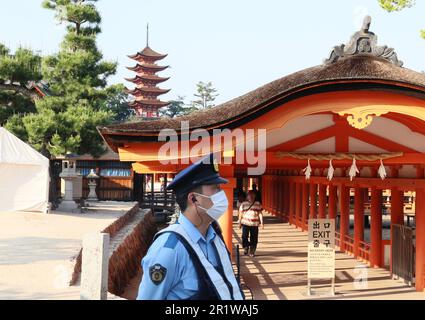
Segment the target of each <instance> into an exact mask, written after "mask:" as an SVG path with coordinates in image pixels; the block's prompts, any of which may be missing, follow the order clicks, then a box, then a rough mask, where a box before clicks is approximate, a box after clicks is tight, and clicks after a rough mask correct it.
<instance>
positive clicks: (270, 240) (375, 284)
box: [233, 216, 425, 300]
mask: <svg viewBox="0 0 425 320" xmlns="http://www.w3.org/2000/svg"><path fill="white" fill-rule="evenodd" d="M235 220H236V219H235ZM233 239H234V240H233V241H234V245H237V244H241V230H239V228H238V227H237V225H236V224H235V225H234V237H233ZM307 241H308V235H307V233H306V232H302V231H300V230H299V229H296V228H295V227H294V226H291V225H289V224H287V223H282V222H280V220H278V219H277V218H275V217H272V216H266V217H265V228H264V230H262V229H260V236H259V244H258V248H257V255H256V256H255V257H254V258H251V257H248V256H243V253H242V249H240V253H241V258H240V260H241V276H242V280H243V282H244V283H245V284H246V286H248V287H249V288H250V289H251V292H252V295H253V298H254V299H255V300H299V299H368V300H370V299H390V300H405V299H421V300H422V299H423V300H425V293H421V292H416V291H415V289H414V288H412V287H409V286H407V285H406V284H404V282H402V281H399V280H393V279H391V275H390V273H389V271H387V270H384V269H373V268H369V267H367V266H366V265H364V264H363V263H361V262H360V261H357V260H356V259H355V258H353V257H351V256H349V255H346V254H344V253H341V252H337V253H336V272H335V274H336V278H335V288H336V295H335V296H329V289H330V282H329V281H324V282H323V281H322V282H320V281H319V282H318V281H315V282H313V293H315V294H316V295H315V296H313V297H309V296H307V294H306V293H307ZM241 247H242V246H241ZM365 272H367V283H363V284H360V283H359V282H358V281H356V279H358V278H359V274H360V273H362V274H364V273H365ZM248 296H249V295H248ZM248 296H247V298H248Z"/></svg>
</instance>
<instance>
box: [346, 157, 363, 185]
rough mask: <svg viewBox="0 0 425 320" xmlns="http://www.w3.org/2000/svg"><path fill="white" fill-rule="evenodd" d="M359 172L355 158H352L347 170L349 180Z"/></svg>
mask: <svg viewBox="0 0 425 320" xmlns="http://www.w3.org/2000/svg"><path fill="white" fill-rule="evenodd" d="M358 173H360V171H359V169H358V168H357V165H356V158H353V164H352V165H351V168H350V171H349V172H348V176H349V177H350V181H353V179H354V177H355V176H356V175H357V174H358Z"/></svg>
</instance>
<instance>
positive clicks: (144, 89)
mask: <svg viewBox="0 0 425 320" xmlns="http://www.w3.org/2000/svg"><path fill="white" fill-rule="evenodd" d="M170 90H171V89H161V88H157V87H137V88H134V89H132V90H129V89H127V90H126V92H127V93H129V94H131V95H133V96H138V95H141V94H143V93H154V94H157V95H161V94H166V93H168V92H170Z"/></svg>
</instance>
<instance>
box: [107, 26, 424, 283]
mask: <svg viewBox="0 0 425 320" xmlns="http://www.w3.org/2000/svg"><path fill="white" fill-rule="evenodd" d="M369 25H370V21H368V20H365V24H364V26H363V28H362V30H360V31H359V32H357V33H355V34H354V35H353V37H352V38H351V40H350V42H349V43H348V44H346V45H341V46H337V47H335V48H334V49H333V51H332V53H331V55H330V57H329V59H327V60H326V61H325V62H324V63H323V64H321V65H318V66H315V67H312V68H308V69H305V70H302V71H299V72H296V73H294V74H291V75H288V76H285V77H283V78H281V79H278V80H276V81H274V82H271V83H269V84H267V85H265V86H263V87H260V88H258V89H256V90H254V91H252V92H249V93H247V94H245V95H243V96H241V97H239V98H236V99H234V100H231V101H229V102H227V103H224V104H222V105H220V106H217V107H215V108H212V109H210V110H205V111H200V112H195V113H192V114H190V115H187V116H184V117H181V118H175V119H165V118H164V119H158V120H147V121H140V122H137V123H123V124H116V125H111V126H107V127H102V128H99V132H100V133H101V134H102V136H103V137H104V139H105V141H106V142H107V143H108V145H109V146H110V147H111V148H112V149H113V150H114V151H117V152H118V153H119V156H120V160H121V161H133V162H135V163H134V164H133V169H134V170H135V171H136V172H138V173H153V172H156V173H176V172H178V171H179V170H180V169H182V168H183V167H185V166H186V165H183V164H177V165H175V164H173V165H162V164H161V162H160V160H161V159H159V158H158V154H159V153H158V151H159V148H160V147H161V145H163V144H164V143H165V142H159V141H158V134H159V132H160V130H161V129H175V130H176V131H177V132H179V130H180V128H181V122H182V121H189V124H190V131H193V130H196V129H198V128H204V129H207V130H209V131H210V132H212V130H213V129H230V130H232V131H234V130H236V129H242V130H246V129H266V130H267V150H266V163H267V171H266V172H265V174H263V175H261V176H259V177H257V178H258V179H259V189H260V190H261V192H262V201H263V206H264V208H265V209H266V210H267V211H269V212H270V213H272V214H273V215H275V216H279V217H282V218H284V219H287V220H288V221H289V223H291V224H293V225H296V226H297V227H299V228H302V229H304V230H306V229H307V222H308V219H309V218H312V217H319V218H325V217H329V218H336V217H337V216H338V218H339V229H338V232H337V237H338V244H339V246H340V248H341V250H343V251H348V252H351V253H353V254H354V255H355V256H357V257H361V258H363V259H366V260H368V261H369V262H370V263H371V265H372V266H377V267H380V266H383V257H384V254H383V251H384V246H385V245H388V244H391V242H389V241H383V239H382V217H383V214H382V212H383V210H382V207H383V201H382V195H383V192H384V191H385V192H388V191H387V190H390V194H391V200H390V214H391V225H392V228H394V229H395V228H396V226H398V225H404V192H408V191H410V192H412V195H414V201H413V207H414V218H415V223H416V239H415V241H416V243H415V252H414V253H415V256H416V260H415V266H414V271H415V274H416V288H417V290H420V291H422V290H423V289H424V288H425V179H424V178H425V176H424V168H425V74H423V73H419V72H416V71H413V70H409V69H407V68H403V67H402V63H401V62H400V61H399V60H398V58H397V55H396V53H395V52H394V50H393V49H391V48H388V47H386V46H379V45H378V44H377V37H376V36H375V34H373V33H372V32H370V31H369ZM179 135H181V137H183V133H182V132H179ZM189 144H190V145H192V144H194V142H190V143H189ZM221 151H222V155H223V157H224V158H226V159H227V160H229V159H231V160H232V161H231V163H230V164H227V165H225V164H223V165H221V166H220V171H221V175H223V176H224V177H226V178H227V179H229V181H230V182H229V184H227V185H225V186H224V190H225V192H226V194H227V197H228V198H229V199H230V201H229V202H230V203H232V200H233V194H234V188H235V186H236V179H238V178H241V177H246V176H247V167H248V164H247V163H237V162H236V156H237V153H238V151H237V150H236V148H234V149H232V150H221ZM353 158H355V159H356V164H357V168H358V169H359V172H358V173H356V175H355V176H352V177H350V171H351V173H353V167H352V165H353ZM179 160H181V159H179ZM309 160H310V161H309ZM330 160H332V165H333V168H334V169H335V172H334V174H333V177H330V178H328V173H329V167H330ZM381 160H382V163H383V166H384V168H385V172H383V167H381ZM308 161H309V162H310V166H311V169H312V172H311V177H310V179H307V178H306V176H305V171H304V170H303V169H304V168H306V167H307V164H308ZM354 171H355V170H354ZM378 172H379V174H378ZM384 173H387V176H386V177H385V176H384ZM350 192H351V193H352V194H353V200H354V203H350ZM369 206H370V215H371V237H370V242H366V241H365V239H364V222H365V219H364V215H365V207H366V208H367V207H369ZM350 210H352V212H353V213H354V232H353V233H352V234H350V233H349V214H350ZM232 221H233V208H229V209H228V211H227V214H226V216H225V217H223V218H222V220H221V221H220V223H221V226H222V228H223V231H224V235H225V239H226V242H227V245H228V246H229V247H231V243H232V242H231V240H232ZM398 254H401V253H398ZM393 258H395V257H393ZM404 259H413V257H410V258H404ZM412 261H413V260H412ZM412 261H408V262H412Z"/></svg>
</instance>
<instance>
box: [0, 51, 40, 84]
mask: <svg viewBox="0 0 425 320" xmlns="http://www.w3.org/2000/svg"><path fill="white" fill-rule="evenodd" d="M9 52H10V51H9V49H8V48H6V47H5V46H4V45H3V44H0V81H2V82H4V81H6V80H9V81H10V82H12V83H13V82H19V83H22V84H25V83H27V82H28V81H38V80H40V79H41V70H40V67H41V57H40V56H39V55H37V54H34V52H32V51H31V50H29V49H25V48H18V49H17V50H16V51H15V53H14V54H13V55H11V54H9Z"/></svg>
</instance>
